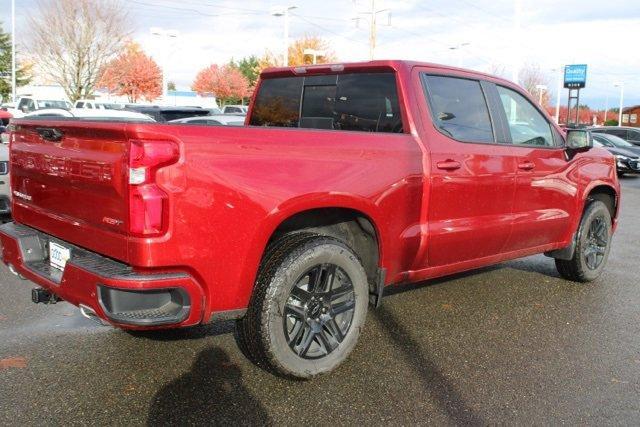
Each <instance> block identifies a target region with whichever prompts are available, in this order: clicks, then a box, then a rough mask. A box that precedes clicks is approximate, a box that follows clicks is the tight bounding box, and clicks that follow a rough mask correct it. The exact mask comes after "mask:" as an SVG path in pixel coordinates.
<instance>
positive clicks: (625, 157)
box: [592, 133, 640, 176]
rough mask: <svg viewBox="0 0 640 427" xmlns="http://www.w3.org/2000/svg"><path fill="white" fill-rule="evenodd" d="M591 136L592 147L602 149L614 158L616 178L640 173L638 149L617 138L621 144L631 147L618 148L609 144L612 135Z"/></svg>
mask: <svg viewBox="0 0 640 427" xmlns="http://www.w3.org/2000/svg"><path fill="white" fill-rule="evenodd" d="M592 136H593V146H594V147H602V148H604V149H606V150H608V151H609V152H610V153H611V154H613V155H614V156H615V157H616V169H617V172H618V176H623V175H624V174H626V173H640V147H637V146H635V145H632V144H629V143H628V142H626V141H625V140H622V139H620V138H618V139H620V141H622V142H623V143H625V144H629V145H631V147H624V148H623V147H619V146H618V145H616V144H614V143H613V142H611V138H612V137H613V136H612V135H603V134H598V133H593V134H592ZM617 142H618V144H619V143H620V142H619V141H617Z"/></svg>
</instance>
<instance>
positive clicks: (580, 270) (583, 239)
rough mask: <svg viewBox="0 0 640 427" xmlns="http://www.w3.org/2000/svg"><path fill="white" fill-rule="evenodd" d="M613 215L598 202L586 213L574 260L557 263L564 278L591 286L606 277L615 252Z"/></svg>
mask: <svg viewBox="0 0 640 427" xmlns="http://www.w3.org/2000/svg"><path fill="white" fill-rule="evenodd" d="M611 233H612V226H611V213H610V212H609V208H607V206H606V205H605V204H604V203H603V202H602V201H600V200H594V201H592V202H591V203H589V205H588V206H587V209H585V212H584V215H583V216H582V220H581V221H580V228H579V229H578V236H577V238H576V249H575V252H574V254H573V258H571V259H570V260H562V259H556V268H557V269H558V272H559V273H560V275H561V276H562V277H563V278H565V279H567V280H571V281H574V282H590V281H592V280H595V279H597V278H598V277H600V275H601V274H602V271H603V270H604V267H605V265H606V264H607V259H608V258H609V251H610V250H611V235H612V234H611Z"/></svg>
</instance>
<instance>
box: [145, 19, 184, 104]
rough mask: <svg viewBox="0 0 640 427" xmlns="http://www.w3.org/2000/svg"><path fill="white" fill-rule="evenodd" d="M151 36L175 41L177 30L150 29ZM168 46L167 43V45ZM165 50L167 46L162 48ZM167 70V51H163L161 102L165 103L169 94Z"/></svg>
mask: <svg viewBox="0 0 640 427" xmlns="http://www.w3.org/2000/svg"><path fill="white" fill-rule="evenodd" d="M151 34H152V35H154V36H159V37H161V38H163V39H166V40H167V41H168V40H169V39H175V38H177V37H178V31H177V30H165V29H162V28H159V27H153V28H151ZM167 45H168V43H167ZM164 47H165V48H166V47H168V46H164ZM168 68H169V49H164V50H163V54H162V100H163V101H164V102H167V97H168V94H169V88H168V85H169V73H168V72H167V69H168Z"/></svg>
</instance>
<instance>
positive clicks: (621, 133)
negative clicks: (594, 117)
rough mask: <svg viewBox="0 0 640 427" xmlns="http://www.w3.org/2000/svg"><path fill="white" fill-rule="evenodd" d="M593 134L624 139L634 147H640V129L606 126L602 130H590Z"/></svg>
mask: <svg viewBox="0 0 640 427" xmlns="http://www.w3.org/2000/svg"><path fill="white" fill-rule="evenodd" d="M590 130H591V133H593V134H596V133H603V134H607V135H615V136H617V137H619V138H622V139H624V140H625V141H627V142H630V143H632V144H633V145H640V128H632V127H628V126H605V127H601V128H592V129H590Z"/></svg>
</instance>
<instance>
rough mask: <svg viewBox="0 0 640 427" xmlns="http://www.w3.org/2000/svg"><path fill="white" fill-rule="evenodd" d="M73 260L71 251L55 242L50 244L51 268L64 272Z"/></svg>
mask: <svg viewBox="0 0 640 427" xmlns="http://www.w3.org/2000/svg"><path fill="white" fill-rule="evenodd" d="M69 258H71V250H70V249H69V248H65V247H64V246H62V245H59V244H57V243H54V242H49V264H51V267H54V268H57V269H58V270H62V271H64V266H65V265H67V261H68V260H69Z"/></svg>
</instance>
